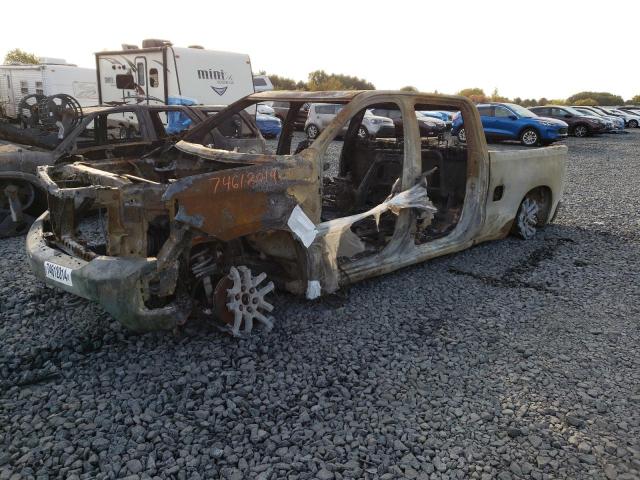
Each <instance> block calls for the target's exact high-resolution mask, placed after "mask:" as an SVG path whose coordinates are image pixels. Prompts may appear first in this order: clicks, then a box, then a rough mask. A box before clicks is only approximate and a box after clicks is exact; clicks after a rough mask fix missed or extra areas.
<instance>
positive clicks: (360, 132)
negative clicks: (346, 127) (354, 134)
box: [358, 126, 369, 140]
mask: <svg viewBox="0 0 640 480" xmlns="http://www.w3.org/2000/svg"><path fill="white" fill-rule="evenodd" d="M358 138H361V139H363V140H364V139H366V138H369V132H368V131H367V129H366V128H365V127H362V126H361V127H360V128H358Z"/></svg>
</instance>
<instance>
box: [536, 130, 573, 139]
mask: <svg viewBox="0 0 640 480" xmlns="http://www.w3.org/2000/svg"><path fill="white" fill-rule="evenodd" d="M540 134H541V136H542V140H543V141H557V140H563V139H565V138H567V137H568V136H569V129H568V128H566V127H561V128H556V127H546V128H544V129H542V131H541V132H540Z"/></svg>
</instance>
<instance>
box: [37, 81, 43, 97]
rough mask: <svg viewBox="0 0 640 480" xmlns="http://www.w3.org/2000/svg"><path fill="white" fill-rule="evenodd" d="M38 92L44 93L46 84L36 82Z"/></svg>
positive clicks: (39, 93)
mask: <svg viewBox="0 0 640 480" xmlns="http://www.w3.org/2000/svg"><path fill="white" fill-rule="evenodd" d="M36 94H38V95H44V85H43V84H42V82H36Z"/></svg>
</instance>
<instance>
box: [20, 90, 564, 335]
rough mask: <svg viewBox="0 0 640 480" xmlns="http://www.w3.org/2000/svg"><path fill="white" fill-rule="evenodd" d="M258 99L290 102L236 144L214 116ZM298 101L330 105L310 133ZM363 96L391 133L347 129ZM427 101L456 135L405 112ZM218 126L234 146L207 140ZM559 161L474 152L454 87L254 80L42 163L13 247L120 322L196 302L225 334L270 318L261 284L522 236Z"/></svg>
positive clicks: (547, 153)
mask: <svg viewBox="0 0 640 480" xmlns="http://www.w3.org/2000/svg"><path fill="white" fill-rule="evenodd" d="M265 101H277V102H287V103H288V104H289V109H288V114H287V118H286V119H285V122H284V125H283V130H282V133H281V135H280V137H279V139H278V141H277V146H276V147H275V151H274V152H269V151H265V152H255V151H249V150H247V149H246V148H244V147H245V144H247V143H251V144H252V145H255V143H256V142H255V139H251V138H249V136H250V135H248V134H247V133H246V132H245V131H244V129H243V128H242V126H241V125H238V126H237V128H234V129H232V130H233V131H221V129H222V126H223V125H227V126H228V125H229V124H230V123H231V124H234V123H233V122H229V120H230V119H234V118H236V117H237V116H238V114H239V113H240V112H242V111H243V110H245V109H250V108H252V107H253V106H254V105H255V104H256V103H259V102H265ZM308 103H327V104H340V105H342V108H341V109H340V111H339V113H338V115H337V116H336V118H335V119H334V120H333V121H332V122H331V123H330V124H329V126H328V127H327V128H325V129H324V130H323V131H322V133H321V134H320V135H319V136H318V137H317V138H316V139H315V140H314V141H313V142H311V141H309V140H307V139H306V138H305V137H304V136H302V135H301V134H299V133H296V132H295V129H294V123H295V120H296V117H297V114H298V111H299V110H300V109H301V108H302V107H303V105H305V104H308ZM373 109H384V110H386V111H391V110H395V111H397V112H398V113H397V115H399V116H400V117H401V118H402V121H401V122H394V123H396V134H395V136H394V137H393V138H375V137H367V138H363V137H362V136H360V135H358V131H359V127H360V126H361V124H362V120H363V117H364V115H365V114H366V113H367V111H371V110H373ZM428 110H451V111H460V112H461V114H462V116H463V117H464V122H465V125H466V127H467V137H466V143H465V144H460V143H458V142H457V140H456V139H455V138H451V137H450V136H448V135H447V134H444V135H442V134H441V135H439V136H438V137H422V136H421V133H420V132H421V131H420V129H419V125H418V119H417V117H416V112H419V111H428ZM394 115H396V114H395V113H394ZM226 128H227V130H228V127H226ZM221 134H222V135H224V136H226V138H228V139H229V142H230V143H232V142H235V143H236V147H235V151H224V150H218V149H215V148H212V147H211V145H210V144H211V143H212V141H211V139H212V137H213V136H215V135H221ZM298 135H300V136H298ZM338 137H339V138H340V141H337V140H336V139H337V138H338ZM385 137H387V136H385ZM565 161H566V147H564V146H555V147H546V148H540V149H527V150H524V151H502V152H493V151H492V152H489V151H488V149H487V145H486V141H485V138H484V134H483V130H482V125H481V122H480V117H479V115H478V111H477V109H476V108H475V106H474V105H473V104H472V103H471V102H469V101H468V100H467V99H465V98H462V97H453V96H441V95H428V94H419V93H409V92H390V91H368V92H282V91H280V92H263V93H259V94H253V95H249V96H248V97H245V98H244V99H242V100H240V101H238V102H236V103H234V104H233V105H231V106H229V107H228V108H227V109H225V110H223V111H222V112H220V113H219V114H218V115H216V116H215V117H212V118H210V119H208V120H207V121H205V122H203V123H202V124H200V125H198V126H196V127H195V128H194V129H193V130H191V131H190V132H189V133H188V134H187V135H186V136H185V137H183V140H182V141H180V142H178V143H177V144H176V145H175V146H174V147H173V148H171V149H168V150H166V151H163V152H156V153H155V154H150V155H147V156H144V157H141V158H136V159H133V160H132V159H128V160H123V159H108V160H104V161H100V162H92V163H91V164H90V165H89V164H86V163H83V162H76V163H73V164H69V165H60V166H45V167H41V168H40V169H39V175H40V177H41V180H42V182H43V183H45V184H46V185H47V192H48V201H49V212H48V213H46V214H44V215H43V216H42V217H40V218H39V219H38V220H37V221H36V222H35V223H34V225H33V227H32V228H31V231H30V232H29V235H28V237H27V250H28V253H29V261H30V264H31V267H32V269H33V271H34V272H35V274H36V275H37V276H38V277H39V278H40V279H42V280H43V281H45V282H46V283H48V284H49V285H52V286H56V287H59V288H62V289H64V290H67V291H69V292H72V293H74V294H76V295H80V296H82V297H85V298H88V299H91V300H94V301H97V302H99V303H100V304H101V305H102V306H103V307H104V308H105V309H106V310H107V311H108V312H110V313H111V314H112V315H113V316H114V317H116V318H117V319H119V320H120V321H121V322H122V323H123V324H124V325H125V326H127V327H129V328H131V329H134V330H138V331H146V330H152V329H170V328H175V327H176V326H178V325H180V324H182V323H184V322H185V321H186V320H187V319H188V318H189V317H190V316H193V315H205V316H207V317H210V318H212V320H213V319H215V320H216V321H217V322H219V323H220V324H221V325H224V326H226V328H228V330H229V331H230V332H231V333H233V334H239V333H240V332H249V331H251V329H252V327H253V325H254V324H255V323H260V324H263V325H264V326H266V327H270V326H271V325H272V321H273V319H272V317H271V316H270V312H271V310H272V308H273V307H272V306H271V304H269V303H268V301H267V298H266V296H267V294H268V293H269V292H271V290H273V288H274V286H277V287H278V288H280V289H283V290H286V291H289V292H291V293H294V294H298V295H305V296H306V297H307V298H308V299H314V298H316V297H318V296H320V295H323V294H327V293H331V292H334V291H336V290H337V289H339V288H340V287H341V286H344V285H346V284H348V283H350V282H355V281H358V280H361V279H364V278H367V277H372V276H376V275H381V274H384V273H387V272H391V271H393V270H396V269H398V268H402V267H404V266H407V265H411V264H414V263H417V262H422V261H425V260H428V259H430V258H433V257H437V256H440V255H445V254H449V253H452V252H455V251H459V250H462V249H465V248H468V247H470V246H472V245H473V244H475V243H479V242H483V241H487V240H493V239H498V238H502V237H504V236H506V235H508V234H509V233H510V232H513V233H516V234H517V235H519V236H521V237H523V238H530V237H531V236H532V235H533V234H534V233H535V231H536V229H537V228H539V227H542V226H544V225H545V224H546V223H547V222H548V221H550V220H551V219H552V218H553V216H554V214H555V211H556V209H557V206H558V203H559V202H560V200H561V197H562V191H563V186H564V177H565Z"/></svg>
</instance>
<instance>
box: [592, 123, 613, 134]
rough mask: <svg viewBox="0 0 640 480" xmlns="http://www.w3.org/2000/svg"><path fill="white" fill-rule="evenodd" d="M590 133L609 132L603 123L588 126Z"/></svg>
mask: <svg viewBox="0 0 640 480" xmlns="http://www.w3.org/2000/svg"><path fill="white" fill-rule="evenodd" d="M590 128H591V133H607V132H608V131H609V127H607V125H606V124H604V123H602V124H601V123H599V124H592V125H590Z"/></svg>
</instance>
